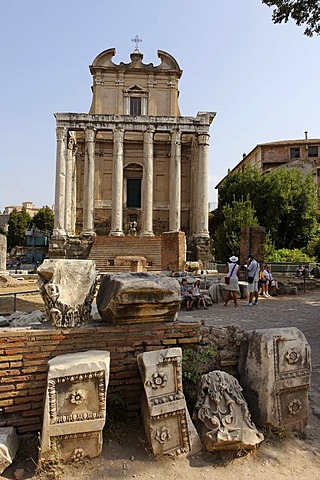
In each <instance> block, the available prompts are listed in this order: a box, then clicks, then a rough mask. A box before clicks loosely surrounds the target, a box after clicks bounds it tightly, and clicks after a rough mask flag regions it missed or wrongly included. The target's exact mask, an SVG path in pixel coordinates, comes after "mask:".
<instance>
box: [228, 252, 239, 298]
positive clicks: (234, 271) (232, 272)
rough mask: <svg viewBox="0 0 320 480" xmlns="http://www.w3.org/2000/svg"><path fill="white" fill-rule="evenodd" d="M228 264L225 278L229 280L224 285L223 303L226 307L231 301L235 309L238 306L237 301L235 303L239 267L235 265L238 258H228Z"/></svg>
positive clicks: (237, 290)
mask: <svg viewBox="0 0 320 480" xmlns="http://www.w3.org/2000/svg"><path fill="white" fill-rule="evenodd" d="M229 260H230V263H228V264H227V268H226V273H227V275H226V277H227V278H229V283H228V284H226V300H225V302H224V306H225V307H226V306H227V305H228V302H229V300H230V299H231V296H232V299H233V304H234V306H235V307H237V306H238V301H237V295H238V292H239V272H240V269H239V265H238V264H237V262H238V260H239V259H238V257H236V256H235V255H232V257H230V258H229Z"/></svg>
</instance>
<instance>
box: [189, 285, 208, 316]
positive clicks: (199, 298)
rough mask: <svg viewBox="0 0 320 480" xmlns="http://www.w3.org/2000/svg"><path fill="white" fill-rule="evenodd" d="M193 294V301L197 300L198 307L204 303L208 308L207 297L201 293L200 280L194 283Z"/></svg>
mask: <svg viewBox="0 0 320 480" xmlns="http://www.w3.org/2000/svg"><path fill="white" fill-rule="evenodd" d="M192 296H193V301H194V302H197V308H198V309H199V308H200V305H203V307H204V308H205V309H206V310H207V308H208V307H207V305H206V302H205V299H204V297H203V295H201V293H200V280H196V281H195V282H194V284H193V285H192Z"/></svg>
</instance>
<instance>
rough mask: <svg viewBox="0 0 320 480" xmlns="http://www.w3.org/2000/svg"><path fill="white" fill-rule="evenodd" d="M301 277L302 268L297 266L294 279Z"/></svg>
mask: <svg viewBox="0 0 320 480" xmlns="http://www.w3.org/2000/svg"><path fill="white" fill-rule="evenodd" d="M302 275H303V266H302V265H299V266H298V267H297V268H296V275H295V276H296V277H302Z"/></svg>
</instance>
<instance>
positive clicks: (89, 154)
mask: <svg viewBox="0 0 320 480" xmlns="http://www.w3.org/2000/svg"><path fill="white" fill-rule="evenodd" d="M94 177H95V129H94V128H93V127H88V128H86V130H85V159H84V189H83V225H82V232H81V234H82V235H94V234H95V233H94Z"/></svg>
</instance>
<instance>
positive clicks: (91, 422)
mask: <svg viewBox="0 0 320 480" xmlns="http://www.w3.org/2000/svg"><path fill="white" fill-rule="evenodd" d="M48 365H49V370H48V378H47V391H46V399H45V407H44V416H43V428H42V438H41V454H40V459H39V462H40V464H43V463H46V462H47V461H50V460H53V459H58V460H62V461H64V462H77V461H79V460H82V459H83V458H85V457H89V458H93V457H96V456H98V455H100V453H101V450H102V429H103V427H104V425H105V420H106V396H107V388H108V382H109V369H110V353H109V352H106V351H95V350H92V351H88V352H80V353H73V354H68V355H59V356H58V357H55V358H53V359H52V360H49V362H48Z"/></svg>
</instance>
